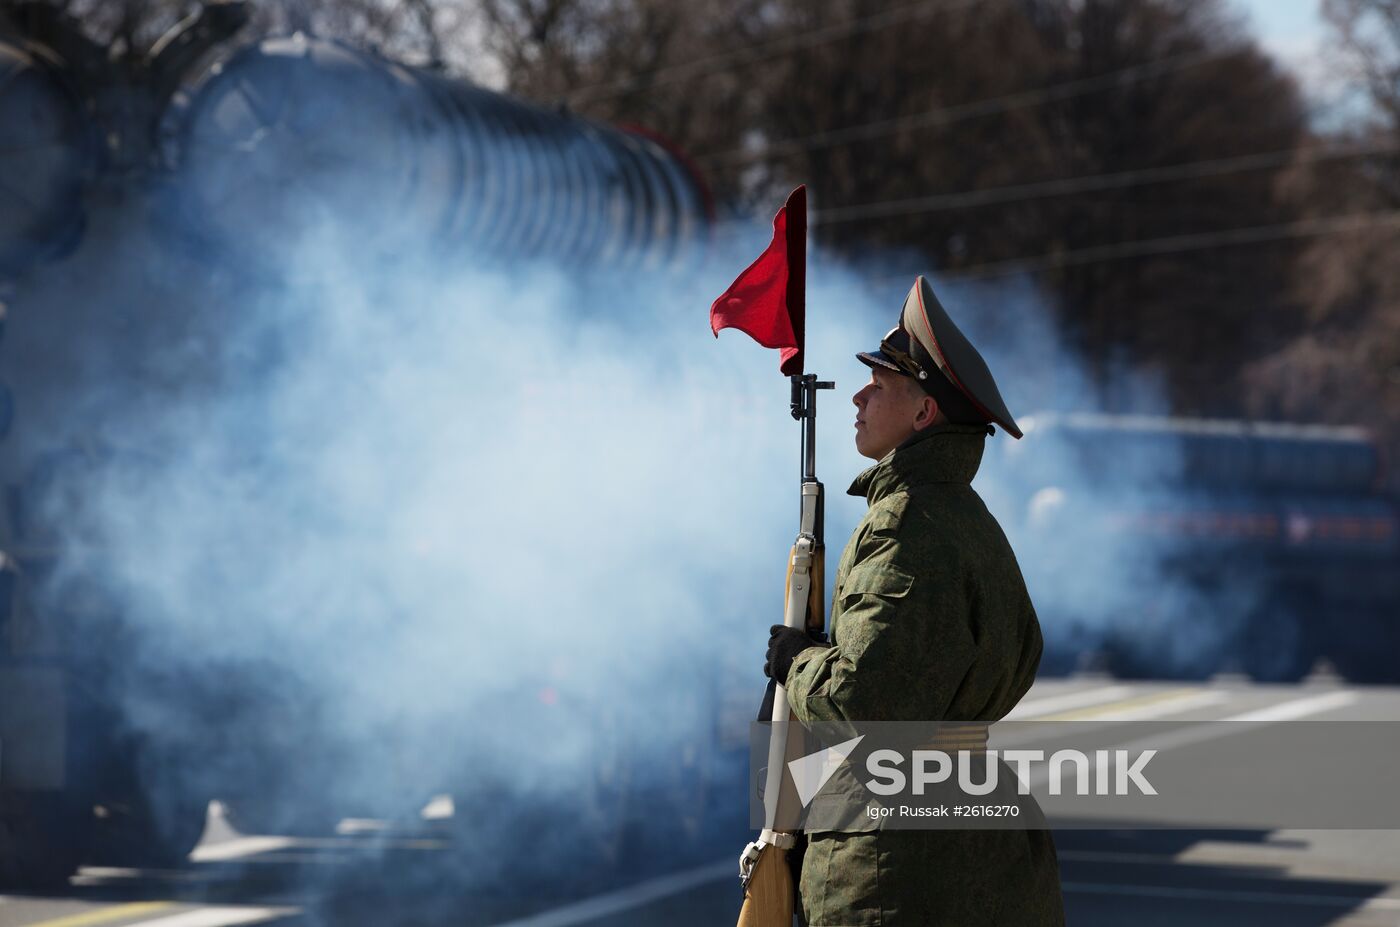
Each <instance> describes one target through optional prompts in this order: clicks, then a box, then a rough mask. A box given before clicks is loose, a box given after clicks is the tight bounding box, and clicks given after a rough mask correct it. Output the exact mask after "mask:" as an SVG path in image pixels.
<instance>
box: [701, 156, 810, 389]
mask: <svg viewBox="0 0 1400 927" xmlns="http://www.w3.org/2000/svg"><path fill="white" fill-rule="evenodd" d="M806 287H807V187H806V185H805V184H804V185H802V186H800V187H798V188H797V189H796V190H793V191H792V193H791V194H790V195H789V196H788V198H787V202H786V203H784V204H783V208H782V209H779V210H778V214H777V215H776V216H774V217H773V241H772V243H771V244H769V245H768V248H767V250H765V251H764V252H763V253H762V254H760V255H759V256H758V260H756V261H754V262H753V263H752V264H750V265H749V266H748V269H746V270H745V271H744V272H743V273H742V274H740V275H739V276H738V278H737V279H735V281H734V282H733V283H731V284H730V285H729V289H727V290H725V291H724V295H723V296H721V297H720V298H719V299H717V300H715V301H714V303H713V304H712V305H711V306H710V331H712V332H714V333H715V337H716V338H718V337H719V330H720V329H721V328H737V329H739V331H741V332H744V333H745V334H747V335H749V337H751V338H753V340H754V341H757V342H758V343H759V344H761V345H763V346H764V347H765V348H782V354H781V355H780V361H779V364H778V369H779V370H781V371H782V372H783V373H784V374H786V375H787V376H793V375H795V374H800V373H801V372H802V339H803V328H804V323H805V318H804V316H805V314H806V310H805V304H806Z"/></svg>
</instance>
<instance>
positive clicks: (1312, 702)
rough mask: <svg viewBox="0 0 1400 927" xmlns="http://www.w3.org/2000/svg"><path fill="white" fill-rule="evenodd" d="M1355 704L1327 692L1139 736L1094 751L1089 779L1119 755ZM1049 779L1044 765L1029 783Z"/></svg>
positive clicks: (1350, 696)
mask: <svg viewBox="0 0 1400 927" xmlns="http://www.w3.org/2000/svg"><path fill="white" fill-rule="evenodd" d="M1355 701H1356V694H1355V693H1352V692H1328V693H1327V694H1325V695H1310V696H1306V697H1304V698H1297V699H1293V700H1292V701H1289V702H1283V703H1281V704H1278V705H1270V706H1269V707H1267V708H1256V709H1254V710H1253V711H1246V712H1244V713H1242V714H1238V715H1231V716H1230V717H1228V718H1219V719H1216V720H1214V721H1203V722H1196V723H1193V724H1190V725H1188V726H1187V727H1181V728H1176V729H1175V730H1172V731H1166V732H1164V733H1161V734H1153V735H1150V736H1147V737H1139V738H1138V739H1137V740H1130V741H1128V742H1127V743H1125V744H1116V745H1115V746H1114V747H1112V748H1110V749H1104V750H1096V751H1094V757H1093V760H1092V762H1090V763H1089V775H1090V779H1091V781H1094V782H1097V781H1098V771H1099V770H1100V769H1101V768H1105V767H1107V768H1112V766H1113V763H1114V761H1115V760H1116V759H1117V758H1118V757H1119V756H1128V755H1131V754H1133V753H1134V752H1141V751H1144V750H1154V751H1156V752H1158V753H1161V752H1163V751H1166V750H1171V749H1174V748H1176V747H1184V746H1188V745H1190V744H1196V743H1201V742H1203V741H1207V740H1214V739H1216V738H1217V737H1230V736H1236V735H1239V734H1242V733H1244V732H1245V731H1250V730H1256V729H1258V728H1261V727H1266V726H1268V725H1270V724H1277V723H1278V722H1280V721H1293V720H1296V719H1298V718H1305V717H1307V716H1308V715H1315V714H1321V713H1322V712H1324V711H1333V710H1335V709H1337V708H1343V707H1345V706H1347V705H1350V704H1351V703H1352V702H1355ZM1049 778H1050V767H1049V766H1042V767H1040V768H1038V769H1036V770H1035V771H1033V772H1032V773H1031V775H1030V777H1029V782H1030V785H1031V787H1032V788H1035V787H1037V786H1040V785H1044V784H1045V783H1046V782H1047V781H1049Z"/></svg>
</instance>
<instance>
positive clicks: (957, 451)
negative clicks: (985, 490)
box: [846, 424, 991, 505]
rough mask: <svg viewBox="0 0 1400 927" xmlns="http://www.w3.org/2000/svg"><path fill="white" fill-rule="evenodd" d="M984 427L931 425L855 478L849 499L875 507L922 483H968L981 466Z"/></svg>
mask: <svg viewBox="0 0 1400 927" xmlns="http://www.w3.org/2000/svg"><path fill="white" fill-rule="evenodd" d="M989 434H991V428H990V427H988V426H987V425H953V424H943V425H933V426H930V427H929V428H925V429H924V430H923V431H920V432H918V433H917V434H915V435H914V436H913V437H912V438H910V439H909V440H907V441H905V442H904V443H903V444H901V445H900V446H899V447H897V448H895V449H894V450H892V451H890V452H889V453H888V454H886V455H885V456H884V457H883V458H881V460H880V462H879V463H877V464H875V465H874V466H873V467H871V468H869V469H868V470H866V471H864V472H863V473H861V475H860V476H858V477H856V479H855V482H854V483H852V484H851V488H850V489H848V490H846V492H847V493H849V494H850V495H852V496H865V498H866V501H867V502H868V503H869V504H870V505H874V504H875V503H876V502H879V501H880V500H881V499H883V498H885V497H886V496H888V495H890V494H891V493H896V492H901V491H903V490H906V489H909V488H911V487H914V486H921V485H923V484H925V483H971V482H972V478H973V477H974V476H976V475H977V468H978V467H979V466H981V464H982V451H983V449H984V448H985V447H986V443H987V435H989Z"/></svg>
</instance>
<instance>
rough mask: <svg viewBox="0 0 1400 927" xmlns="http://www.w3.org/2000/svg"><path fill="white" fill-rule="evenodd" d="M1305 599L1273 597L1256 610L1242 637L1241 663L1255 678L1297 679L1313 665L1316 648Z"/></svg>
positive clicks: (1263, 679) (1304, 674)
mask: <svg viewBox="0 0 1400 927" xmlns="http://www.w3.org/2000/svg"><path fill="white" fill-rule="evenodd" d="M1307 608H1308V606H1307V604H1306V600H1305V599H1304V600H1299V601H1296V602H1286V601H1284V600H1283V599H1280V598H1274V599H1271V600H1270V601H1269V602H1268V604H1267V605H1265V606H1264V607H1263V608H1261V609H1259V610H1258V611H1256V612H1255V613H1254V615H1253V616H1252V617H1251V618H1250V620H1249V621H1248V622H1247V623H1246V625H1245V631H1244V635H1243V636H1242V638H1241V639H1240V641H1239V654H1240V661H1241V664H1242V667H1243V669H1244V671H1245V672H1246V673H1248V674H1249V677H1250V678H1251V679H1253V680H1255V681H1256V682H1297V681H1298V680H1300V679H1302V678H1303V677H1304V676H1306V675H1307V674H1308V670H1310V669H1312V665H1313V662H1314V661H1315V660H1316V659H1317V649H1316V647H1315V646H1314V644H1313V641H1312V635H1310V634H1309V633H1308V621H1307V618H1308V615H1307Z"/></svg>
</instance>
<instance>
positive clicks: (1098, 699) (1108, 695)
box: [1002, 686, 1133, 721]
mask: <svg viewBox="0 0 1400 927" xmlns="http://www.w3.org/2000/svg"><path fill="white" fill-rule="evenodd" d="M1132 691H1133V690H1132V688H1131V687H1129V686H1100V687H1098V688H1096V689H1084V690H1081V691H1079V692H1066V693H1065V694H1064V695H1047V696H1046V697H1044V698H1033V699H1031V700H1030V701H1027V702H1021V703H1020V704H1018V705H1017V706H1016V707H1015V708H1013V709H1011V711H1010V712H1009V713H1008V714H1007V716H1006V717H1005V718H1003V719H1002V720H1003V721H1019V720H1021V719H1022V718H1038V717H1040V716H1041V715H1048V714H1053V713H1054V712H1057V711H1068V710H1069V709H1071V708H1083V707H1084V706H1086V705H1098V704H1101V703H1103V702H1111V701H1113V700H1115V699H1120V698H1122V697H1123V696H1125V695H1130V694H1132Z"/></svg>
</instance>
